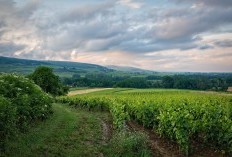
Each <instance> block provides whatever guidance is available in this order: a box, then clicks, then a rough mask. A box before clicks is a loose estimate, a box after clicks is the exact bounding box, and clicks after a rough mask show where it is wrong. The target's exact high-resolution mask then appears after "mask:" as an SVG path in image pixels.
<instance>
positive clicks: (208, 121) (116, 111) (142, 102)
mask: <svg viewBox="0 0 232 157" xmlns="http://www.w3.org/2000/svg"><path fill="white" fill-rule="evenodd" d="M58 101H59V102H62V103H69V105H71V106H75V107H80V108H88V109H89V110H92V109H99V110H103V111H104V110H106V111H107V110H108V111H110V113H111V115H112V117H113V124H114V125H115V126H116V127H117V128H119V129H123V128H124V127H125V124H126V123H127V122H128V121H131V120H134V121H136V122H137V123H138V124H140V125H142V126H144V127H146V128H150V129H153V132H154V133H158V134H159V135H161V136H164V137H166V138H167V139H169V140H170V141H174V142H176V143H177V144H178V145H179V147H180V149H181V150H182V152H183V153H184V154H186V155H188V154H189V153H192V152H193V151H194V145H193V143H194V141H198V142H199V143H202V144H204V145H208V146H210V147H213V148H215V149H217V150H219V151H221V152H223V153H224V152H231V151H232V97H231V96H230V95H223V94H218V93H207V92H196V91H190V90H164V89H156V90H154V89H129V88H128V89H121V88H118V89H117V88H116V89H109V90H104V91H99V92H93V93H89V94H84V95H77V96H73V97H60V98H59V99H58Z"/></svg>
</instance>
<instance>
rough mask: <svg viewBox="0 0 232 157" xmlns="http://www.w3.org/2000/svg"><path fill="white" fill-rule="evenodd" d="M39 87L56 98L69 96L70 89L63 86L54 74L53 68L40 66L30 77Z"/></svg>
mask: <svg viewBox="0 0 232 157" xmlns="http://www.w3.org/2000/svg"><path fill="white" fill-rule="evenodd" d="M29 78H30V79H32V80H33V81H34V82H35V83H36V84H37V85H39V86H40V87H41V88H42V89H43V90H44V91H45V92H46V93H50V94H52V95H54V96H56V95H64V94H67V92H68V90H69V88H68V87H66V86H63V85H62V84H61V82H60V80H59V77H58V76H56V75H55V74H54V73H53V70H52V68H49V67H44V66H40V67H38V68H36V69H35V71H34V72H33V73H32V74H31V75H29Z"/></svg>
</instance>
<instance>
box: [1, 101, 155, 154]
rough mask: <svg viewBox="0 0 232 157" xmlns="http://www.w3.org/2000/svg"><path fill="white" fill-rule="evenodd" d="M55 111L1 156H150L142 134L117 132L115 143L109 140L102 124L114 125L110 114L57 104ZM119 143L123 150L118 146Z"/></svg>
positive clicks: (7, 148)
mask: <svg viewBox="0 0 232 157" xmlns="http://www.w3.org/2000/svg"><path fill="white" fill-rule="evenodd" d="M53 109H54V114H53V115H52V116H51V117H50V118H49V119H48V120H46V121H43V122H37V123H36V124H34V126H32V127H31V128H30V129H29V131H28V132H26V133H21V134H19V135H18V136H17V137H16V138H14V139H12V140H10V141H8V142H7V144H6V151H5V153H4V154H1V152H0V156H7V157H15V156H20V157H27V156H28V157H29V156H33V157H44V156H49V157H53V156H63V157H66V156H68V157H79V156H80V157H82V156H84V157H95V156H96V157H99V156H107V157H119V156H128V157H130V156H131V157H133V156H144V157H147V156H149V155H150V152H149V151H148V149H147V148H146V138H145V137H144V135H142V134H141V136H140V134H138V133H133V132H132V133H129V132H128V133H123V134H122V133H121V132H120V133H118V132H116V131H114V134H113V137H112V140H110V139H109V140H105V137H103V136H104V133H103V132H104V131H103V129H102V122H107V123H111V117H110V115H109V113H107V112H98V111H87V110H84V109H78V108H71V107H69V106H67V105H64V104H53ZM122 135H124V136H122ZM125 135H126V137H125ZM135 137H136V138H135ZM118 142H120V145H121V147H119V146H118ZM141 144H143V145H141ZM124 146H125V147H124ZM140 146H142V147H140Z"/></svg>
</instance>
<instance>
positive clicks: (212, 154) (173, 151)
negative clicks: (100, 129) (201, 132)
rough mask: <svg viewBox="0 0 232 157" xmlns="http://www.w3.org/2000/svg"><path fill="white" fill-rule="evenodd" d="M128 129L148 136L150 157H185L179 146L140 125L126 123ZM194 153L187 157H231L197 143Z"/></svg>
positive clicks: (194, 143)
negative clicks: (151, 156)
mask: <svg viewBox="0 0 232 157" xmlns="http://www.w3.org/2000/svg"><path fill="white" fill-rule="evenodd" d="M127 125H128V127H129V128H130V129H131V130H134V131H141V132H144V133H145V134H147V135H148V137H149V141H148V142H149V146H150V148H151V150H152V155H153V156H154V157H185V156H186V155H184V154H183V153H182V152H181V150H180V148H179V146H178V145H177V144H176V143H174V142H172V141H170V140H169V139H166V138H164V137H161V136H160V135H159V134H157V133H155V132H154V131H153V130H152V129H147V128H144V127H143V126H142V125H139V124H137V123H136V122H134V121H130V122H128V123H127ZM192 145H193V148H194V152H192V153H191V154H190V155H189V157H232V155H231V156H230V155H225V154H223V153H222V152H220V151H217V150H214V149H213V148H210V147H208V146H203V145H202V144H200V143H199V142H197V141H194V142H193V143H192Z"/></svg>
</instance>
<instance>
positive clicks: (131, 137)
mask: <svg viewBox="0 0 232 157" xmlns="http://www.w3.org/2000/svg"><path fill="white" fill-rule="evenodd" d="M147 141H148V137H147V136H146V135H145V134H143V133H140V132H130V131H120V132H118V133H116V135H114V137H113V139H112V140H111V141H110V144H109V145H110V149H111V150H110V151H111V152H112V156H128V157H133V156H140V157H149V156H151V152H150V151H149V150H148V148H147Z"/></svg>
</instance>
